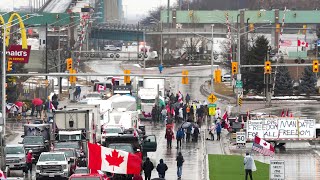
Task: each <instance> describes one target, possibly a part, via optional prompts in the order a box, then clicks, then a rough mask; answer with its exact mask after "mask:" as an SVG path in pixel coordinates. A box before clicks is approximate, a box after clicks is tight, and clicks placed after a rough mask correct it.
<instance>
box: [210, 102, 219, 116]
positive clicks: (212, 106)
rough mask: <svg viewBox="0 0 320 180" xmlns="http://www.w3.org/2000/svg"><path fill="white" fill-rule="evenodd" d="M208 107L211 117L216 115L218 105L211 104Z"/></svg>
mask: <svg viewBox="0 0 320 180" xmlns="http://www.w3.org/2000/svg"><path fill="white" fill-rule="evenodd" d="M208 107H209V115H210V116H214V115H216V107H217V105H216V104H209V105H208Z"/></svg>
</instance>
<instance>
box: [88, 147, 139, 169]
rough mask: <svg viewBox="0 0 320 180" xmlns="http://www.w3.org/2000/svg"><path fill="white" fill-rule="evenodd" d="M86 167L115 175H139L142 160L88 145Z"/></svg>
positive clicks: (122, 152) (131, 155) (128, 154)
mask: <svg viewBox="0 0 320 180" xmlns="http://www.w3.org/2000/svg"><path fill="white" fill-rule="evenodd" d="M88 150H89V153H88V154H89V155H88V159H89V160H88V167H89V169H90V170H91V173H94V172H96V171H98V170H101V171H107V172H111V173H116V174H140V171H141V163H142V159H141V157H139V156H138V155H135V154H132V153H128V152H125V151H121V150H116V149H111V148H106V147H103V146H100V145H98V144H92V143H88Z"/></svg>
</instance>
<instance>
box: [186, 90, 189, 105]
mask: <svg viewBox="0 0 320 180" xmlns="http://www.w3.org/2000/svg"><path fill="white" fill-rule="evenodd" d="M189 102H190V95H189V94H188V93H187V95H186V104H189Z"/></svg>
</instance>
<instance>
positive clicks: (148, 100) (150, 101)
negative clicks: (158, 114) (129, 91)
mask: <svg viewBox="0 0 320 180" xmlns="http://www.w3.org/2000/svg"><path fill="white" fill-rule="evenodd" d="M141 103H155V99H141Z"/></svg>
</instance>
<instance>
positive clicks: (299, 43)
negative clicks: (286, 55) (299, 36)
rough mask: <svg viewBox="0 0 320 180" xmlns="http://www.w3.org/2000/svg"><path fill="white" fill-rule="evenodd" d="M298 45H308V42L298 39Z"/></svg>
mask: <svg viewBox="0 0 320 180" xmlns="http://www.w3.org/2000/svg"><path fill="white" fill-rule="evenodd" d="M298 46H301V47H308V46H309V43H307V42H305V41H301V40H298Z"/></svg>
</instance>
